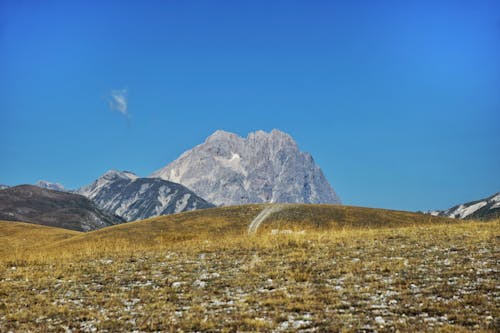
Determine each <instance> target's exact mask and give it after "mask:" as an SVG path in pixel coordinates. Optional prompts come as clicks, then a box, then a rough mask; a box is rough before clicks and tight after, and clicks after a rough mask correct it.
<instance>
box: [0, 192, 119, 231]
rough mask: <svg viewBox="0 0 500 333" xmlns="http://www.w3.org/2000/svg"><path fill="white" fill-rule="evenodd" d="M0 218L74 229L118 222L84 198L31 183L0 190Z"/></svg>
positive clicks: (97, 227) (86, 229)
mask: <svg viewBox="0 0 500 333" xmlns="http://www.w3.org/2000/svg"><path fill="white" fill-rule="evenodd" d="M0 220H9V221H21V222H30V223H35V224H41V225H46V226H51V227H58V228H65V229H70V230H76V231H89V230H95V229H99V228H103V227H107V226H110V225H114V224H119V223H122V222H123V220H122V219H120V218H119V217H117V216H113V215H111V214H107V213H104V212H102V211H100V210H99V209H98V208H97V207H96V205H95V204H94V203H92V202H91V201H90V200H88V199H87V198H85V197H83V196H81V195H78V194H73V193H66V192H60V191H52V190H47V189H43V188H40V187H38V186H33V185H19V186H14V187H10V188H8V189H4V190H2V191H0Z"/></svg>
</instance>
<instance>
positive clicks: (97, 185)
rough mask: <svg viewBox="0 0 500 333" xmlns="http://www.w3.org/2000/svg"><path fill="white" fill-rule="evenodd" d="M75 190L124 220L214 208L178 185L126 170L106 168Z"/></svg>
mask: <svg viewBox="0 0 500 333" xmlns="http://www.w3.org/2000/svg"><path fill="white" fill-rule="evenodd" d="M77 193H79V194H81V195H83V196H85V197H87V198H89V199H90V200H92V201H93V202H94V203H95V204H96V205H97V206H98V207H99V208H101V209H103V210H105V211H107V212H110V213H113V214H116V215H118V216H120V217H122V218H123V219H124V220H126V221H135V220H141V219H146V218H149V217H153V216H159V215H166V214H174V213H180V212H184V211H191V210H196V209H204V208H211V207H215V206H214V205H212V204H211V203H209V202H207V201H205V200H204V199H203V198H200V197H199V196H198V195H196V194H195V193H194V192H192V191H191V190H189V189H188V188H186V187H184V186H182V185H180V184H177V183H173V182H170V181H166V180H163V179H159V178H140V177H137V176H136V175H135V174H133V173H131V172H128V171H117V170H110V171H108V172H106V173H105V174H104V175H102V176H101V177H99V178H98V179H97V180H95V181H94V182H92V183H91V184H89V185H87V186H84V187H82V188H80V189H79V190H78V191H77Z"/></svg>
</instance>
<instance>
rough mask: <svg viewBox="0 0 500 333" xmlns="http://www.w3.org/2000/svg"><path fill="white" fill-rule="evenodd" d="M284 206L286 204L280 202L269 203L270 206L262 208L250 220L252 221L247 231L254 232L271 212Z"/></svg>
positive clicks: (278, 210) (275, 211) (277, 210)
mask: <svg viewBox="0 0 500 333" xmlns="http://www.w3.org/2000/svg"><path fill="white" fill-rule="evenodd" d="M285 206H286V205H282V204H274V205H271V206H268V207H266V208H264V209H263V210H262V211H261V212H260V213H259V215H257V216H256V217H255V218H254V219H253V220H252V222H251V223H250V225H249V226H248V233H249V234H255V233H256V232H257V229H258V228H259V226H260V225H261V223H262V222H264V221H265V220H266V219H267V218H268V217H269V216H271V215H272V214H274V213H277V212H280V211H282V210H283V209H284V208H285Z"/></svg>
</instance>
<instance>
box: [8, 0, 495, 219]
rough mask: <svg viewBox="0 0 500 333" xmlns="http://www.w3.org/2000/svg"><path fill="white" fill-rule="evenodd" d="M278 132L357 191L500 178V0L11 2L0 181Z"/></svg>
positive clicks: (154, 157)
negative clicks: (219, 133) (231, 135)
mask: <svg viewBox="0 0 500 333" xmlns="http://www.w3.org/2000/svg"><path fill="white" fill-rule="evenodd" d="M113 95H114V96H115V97H116V98H118V99H114V98H113ZM123 95H126V102H127V103H126V105H125V104H124V103H121V102H123V100H120V99H119V98H120V96H123ZM273 128H278V129H281V130H283V131H285V132H288V133H290V134H291V135H292V136H293V137H294V138H295V139H296V141H297V142H298V144H299V146H300V147H301V149H303V150H305V151H308V152H310V153H311V154H312V155H313V157H314V159H315V160H316V162H317V163H318V164H319V165H320V166H321V167H322V169H323V171H324V173H325V175H326V176H327V178H328V179H329V181H330V182H331V184H332V185H333V187H334V188H335V189H336V191H337V192H338V194H339V195H340V196H341V198H342V199H343V201H344V203H346V204H351V205H361V206H371V207H385V208H394V209H404V210H426V209H431V208H446V207H449V206H451V205H453V204H455V203H459V202H462V201H467V200H473V199H476V198H481V197H484V196H487V195H490V194H493V193H494V192H497V191H500V2H498V1H495V0H492V1H480V0H478V1H459V0H457V1H314V2H312V1H50V0H47V1H8V0H7V1H6V0H1V1H0V156H2V163H0V183H4V184H9V185H15V184H20V183H34V182H36V181H37V180H39V179H45V180H49V181H56V182H60V183H62V184H64V185H65V186H66V187H69V188H76V187H79V186H82V185H84V184H86V183H89V182H91V181H92V180H93V179H95V178H97V177H98V176H99V175H100V174H102V173H103V172H105V171H106V170H108V169H121V170H130V171H133V172H135V173H137V174H139V175H142V176H146V175H148V174H150V173H151V172H153V171H155V170H156V169H159V168H160V167H162V166H164V165H166V164H167V163H168V162H170V161H172V160H174V159H175V158H177V157H178V156H179V155H180V154H181V153H182V152H183V151H185V150H187V149H190V148H191V147H193V146H194V145H196V144H199V143H201V142H202V141H203V140H204V139H205V138H206V137H207V136H208V135H210V134H211V133H212V132H214V131H215V130H217V129H224V130H227V131H231V132H235V133H237V134H240V135H242V136H246V135H247V133H248V132H251V131H255V130H258V129H263V130H271V129H273Z"/></svg>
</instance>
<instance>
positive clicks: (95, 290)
mask: <svg viewBox="0 0 500 333" xmlns="http://www.w3.org/2000/svg"><path fill="white" fill-rule="evenodd" d="M268 207H270V206H268V205H248V206H235V207H224V208H214V209H207V210H203V211H194V212H188V213H182V214H177V215H170V216H162V217H157V218H152V219H148V220H144V221H139V222H133V223H127V224H123V225H117V226H112V227H108V228H105V229H101V230H97V231H93V232H88V233H75V232H72V231H67V230H63V229H53V228H46V227H45V228H44V227H40V226H35V225H26V224H18V223H14V222H5V223H0V235H4V237H5V238H4V239H2V240H3V242H2V243H5V242H7V243H10V244H19V243H21V244H22V243H23V242H28V243H31V244H30V247H29V248H28V247H26V248H25V251H24V250H22V248H19V247H18V249H20V250H18V251H14V253H12V252H10V253H9V250H8V249H9V246H3V249H4V250H3V251H4V253H5V255H2V256H0V331H2V332H3V331H6V332H7V331H14V332H24V331H62V330H70V331H84V332H86V331H100V332H101V331H102V332H117V331H144V332H150V331H161V332H193V331H200V332H236V331H237V332H315V331H317V332H339V331H343V332H359V331H368V332H372V331H379V332H386V331H387V332H392V331H399V332H424V331H425V332H469V331H480V332H498V331H499V329H500V320H499V319H498V318H500V310H499V308H498V305H497V304H498V300H499V299H500V294H499V292H498V287H497V285H498V270H499V267H498V258H499V256H500V253H499V248H498V239H499V238H500V231H499V230H500V228H499V227H500V220H496V221H492V222H474V221H472V222H471V221H468V222H464V221H460V220H453V219H446V218H437V217H432V216H429V215H423V214H415V213H407V212H398V211H388V210H380V209H368V208H360V207H347V206H328V205H286V206H280V207H279V209H277V212H275V213H274V214H271V215H270V216H269V217H268V219H266V220H265V221H264V222H263V223H262V225H261V226H260V227H259V228H258V230H257V232H256V233H255V234H249V233H248V226H249V224H250V222H251V221H252V220H254V218H255V217H256V216H258V215H259V214H261V212H262V211H263V210H264V209H267V208H268ZM273 207H276V206H273ZM30 228H42V229H32V230H33V232H31V231H30V230H28V229H30ZM277 229H279V230H281V232H273V230H274V231H276V230H277ZM6 230H10V232H8V233H7V232H5V233H4V232H3V231H6ZM37 230H40V233H38V232H37ZM25 234H27V235H31V236H29V237H27V236H26V235H25ZM37 235H38V236H37ZM13 241H15V242H13ZM27 305H29V306H27Z"/></svg>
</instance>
